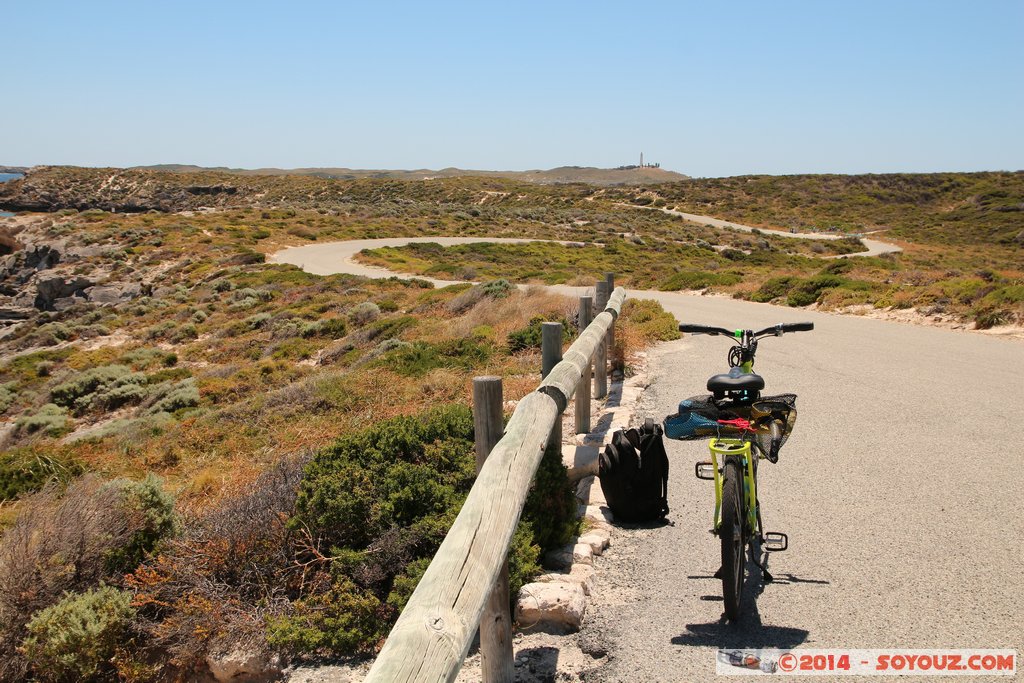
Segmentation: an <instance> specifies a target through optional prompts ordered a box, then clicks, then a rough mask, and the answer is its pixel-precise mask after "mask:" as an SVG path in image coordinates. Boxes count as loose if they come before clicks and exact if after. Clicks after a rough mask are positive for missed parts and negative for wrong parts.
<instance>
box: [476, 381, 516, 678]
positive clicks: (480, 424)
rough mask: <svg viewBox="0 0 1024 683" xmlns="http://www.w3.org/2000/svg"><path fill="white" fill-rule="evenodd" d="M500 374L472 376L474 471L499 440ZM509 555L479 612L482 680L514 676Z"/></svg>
mask: <svg viewBox="0 0 1024 683" xmlns="http://www.w3.org/2000/svg"><path fill="white" fill-rule="evenodd" d="M501 406H502V383H501V378H500V377H474V378H473V432H474V435H475V438H476V471H477V474H479V473H480V470H481V469H483V466H484V463H485V462H487V456H488V455H489V454H490V452H491V450H492V449H493V448H494V447H495V445H497V443H498V442H499V441H500V440H501V437H502V432H503V431H504V427H505V421H504V419H503V417H502V414H501ZM508 583H509V581H508V558H507V557H506V559H505V561H504V562H502V563H501V569H500V571H499V572H498V578H497V579H496V580H495V582H494V587H493V588H492V589H491V594H490V596H488V598H487V602H486V603H484V611H483V614H482V615H481V616H480V674H481V677H482V678H483V681H484V683H513V681H515V678H516V667H515V655H514V654H513V652H512V614H511V610H510V608H509V605H510V600H509V585H508Z"/></svg>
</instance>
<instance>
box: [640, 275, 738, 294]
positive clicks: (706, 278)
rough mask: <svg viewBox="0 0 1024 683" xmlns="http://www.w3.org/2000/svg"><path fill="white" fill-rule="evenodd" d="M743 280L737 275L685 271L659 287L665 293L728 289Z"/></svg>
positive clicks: (671, 277)
mask: <svg viewBox="0 0 1024 683" xmlns="http://www.w3.org/2000/svg"><path fill="white" fill-rule="evenodd" d="M742 279H743V278H742V277H741V276H740V275H737V274H736V273H718V272H712V271H697V270H684V271H681V272H678V273H675V274H674V275H671V276H669V278H668V279H666V280H665V281H663V282H662V283H661V284H660V285H659V286H658V289H660V290H661V291H663V292H675V291H678V290H682V289H707V288H708V287H715V286H721V287H727V286H729V285H734V284H736V283H738V282H740V281H741V280H742Z"/></svg>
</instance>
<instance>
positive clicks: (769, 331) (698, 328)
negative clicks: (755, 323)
mask: <svg viewBox="0 0 1024 683" xmlns="http://www.w3.org/2000/svg"><path fill="white" fill-rule="evenodd" d="M813 329H814V323H811V322H803V323H779V324H778V325H772V326H771V327H766V328H764V329H763V330H758V331H757V332H754V333H753V336H754V337H755V338H756V337H763V336H767V335H775V336H779V335H782V334H785V333H786V332H809V331H810V330H813ZM679 331H680V332H686V333H688V334H715V335H721V336H723V337H733V338H735V337H736V333H737V331H738V330H727V329H725V328H724V327H709V326H708V325H696V324H693V323H680V324H679ZM739 332H742V330H739Z"/></svg>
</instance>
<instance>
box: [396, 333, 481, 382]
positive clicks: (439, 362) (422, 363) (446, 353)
mask: <svg viewBox="0 0 1024 683" xmlns="http://www.w3.org/2000/svg"><path fill="white" fill-rule="evenodd" d="M490 357H491V348H490V345H489V344H486V343H482V342H481V341H480V340H478V339H451V340H448V341H444V342H440V343H437V344H430V343H428V342H421V341H418V342H414V343H413V344H406V345H403V346H400V347H398V348H396V349H395V350H393V351H391V352H389V353H387V354H385V355H384V357H383V358H382V359H381V360H380V363H381V364H382V365H384V366H385V367H387V368H389V369H391V370H394V371H395V372H397V373H398V374H400V375H406V376H409V377H420V376H422V375H425V374H426V373H428V372H430V371H431V370H434V369H436V368H458V369H462V370H472V369H473V368H475V367H480V366H481V365H483V364H484V363H486V362H487V360H488V359H489V358H490Z"/></svg>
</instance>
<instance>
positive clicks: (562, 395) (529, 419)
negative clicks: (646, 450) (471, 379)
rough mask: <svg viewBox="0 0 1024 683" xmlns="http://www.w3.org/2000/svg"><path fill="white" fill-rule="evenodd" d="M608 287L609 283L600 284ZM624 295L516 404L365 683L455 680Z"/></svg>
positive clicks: (619, 292)
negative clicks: (558, 433)
mask: <svg viewBox="0 0 1024 683" xmlns="http://www.w3.org/2000/svg"><path fill="white" fill-rule="evenodd" d="M601 284H602V285H605V286H607V285H606V283H605V282H602V283H601ZM625 298H626V292H625V290H623V289H622V288H618V289H616V290H615V291H614V293H612V294H611V296H610V297H607V298H606V302H607V304H606V306H605V307H604V309H603V310H602V312H601V313H600V314H599V315H597V316H596V317H595V318H594V320H593V322H591V323H590V325H589V326H587V328H586V329H585V330H584V331H583V332H582V333H581V334H580V336H579V338H578V339H577V340H576V341H575V342H574V343H573V344H572V346H570V347H569V349H568V350H567V351H566V352H565V355H564V358H563V360H562V361H561V362H560V363H558V364H557V365H555V367H554V368H553V369H552V370H551V372H550V373H548V374H547V376H546V377H545V378H544V380H543V382H541V385H540V387H538V389H537V391H534V392H532V393H530V394H528V395H527V396H526V397H524V398H523V399H522V400H521V401H520V402H519V404H518V405H517V406H516V409H515V412H514V413H513V414H512V418H511V420H509V423H508V425H507V427H506V428H505V435H504V436H503V437H502V438H501V440H500V441H498V443H497V444H495V446H494V448H493V449H491V452H490V454H489V455H488V457H487V459H486V461H485V462H484V463H483V465H482V467H481V468H480V472H479V474H478V475H477V478H476V482H475V483H474V484H473V487H472V488H471V489H470V492H469V496H468V497H467V498H466V502H465V503H464V504H463V506H462V510H461V511H460V512H459V514H458V516H457V517H456V518H455V522H454V523H453V524H452V527H451V529H450V530H449V531H448V535H447V536H445V538H444V541H442V542H441V546H440V547H439V548H438V550H437V553H436V554H435V555H434V559H433V560H432V561H431V563H430V566H429V567H427V571H426V572H425V573H424V575H423V578H422V579H420V582H419V585H417V587H416V590H415V591H414V592H413V594H412V596H411V597H410V598H409V602H408V603H407V604H406V606H405V609H404V610H402V614H401V615H400V616H399V618H398V621H397V622H396V623H395V626H394V627H393V628H392V629H391V633H390V634H389V635H388V639H387V641H386V642H385V643H384V647H383V649H381V651H380V654H379V655H378V656H377V660H376V661H375V662H374V664H373V667H372V668H371V669H370V672H369V674H367V677H366V679H365V680H366V681H367V683H396V682H399V681H431V682H433V681H452V680H454V679H455V677H456V676H457V675H458V672H459V668H460V667H461V665H462V661H463V659H465V657H466V653H467V652H468V651H469V647H470V644H471V643H472V641H473V636H474V635H475V633H476V630H477V627H478V626H479V624H480V617H481V615H482V613H483V610H484V606H485V604H486V603H487V599H488V596H489V595H490V594H491V590H492V587H493V586H494V585H495V581H496V580H497V579H498V577H499V574H500V573H501V571H502V568H503V567H504V566H505V564H506V562H505V558H506V555H507V554H508V548H509V544H510V543H511V541H512V534H513V532H514V531H515V528H516V524H518V522H519V515H520V514H521V513H522V511H523V504H524V503H525V502H526V495H527V493H528V492H529V489H530V482H531V481H532V480H533V476H534V474H535V473H536V472H537V467H538V465H539V464H540V461H541V456H542V455H543V453H544V448H545V446H546V445H547V443H548V439H549V437H550V436H551V433H552V429H553V428H554V427H555V424H556V422H558V421H559V418H560V415H561V414H562V412H563V411H564V410H565V408H566V406H567V405H568V403H569V399H571V398H572V396H573V394H574V393H575V391H576V387H577V385H578V384H579V382H580V380H581V378H582V377H583V375H584V372H585V371H586V373H587V381H589V380H590V377H589V368H590V362H591V360H592V359H593V358H594V355H595V354H596V353H597V351H598V349H599V348H601V347H602V346H603V344H604V341H605V337H606V336H607V334H608V331H609V330H610V329H611V328H612V326H613V324H614V322H615V318H616V317H618V314H619V310H620V309H621V307H622V303H623V301H624V300H625Z"/></svg>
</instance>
